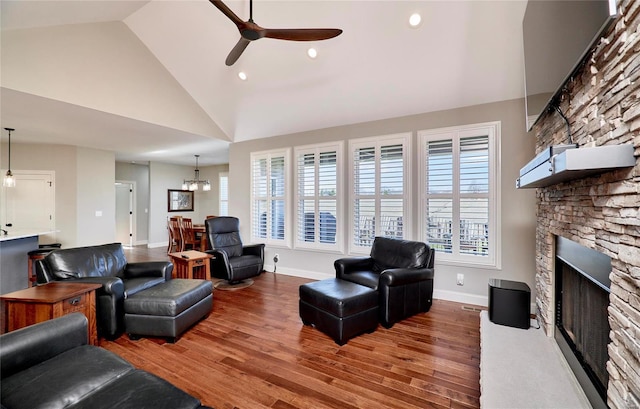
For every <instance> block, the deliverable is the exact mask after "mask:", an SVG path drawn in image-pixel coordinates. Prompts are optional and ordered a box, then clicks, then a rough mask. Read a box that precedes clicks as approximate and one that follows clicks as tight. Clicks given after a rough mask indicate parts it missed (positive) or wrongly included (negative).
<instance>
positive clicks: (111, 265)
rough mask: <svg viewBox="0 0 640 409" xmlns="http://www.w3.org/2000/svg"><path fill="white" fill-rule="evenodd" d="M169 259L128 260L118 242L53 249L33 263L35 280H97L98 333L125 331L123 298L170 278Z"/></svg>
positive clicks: (115, 334) (109, 336) (111, 335)
mask: <svg viewBox="0 0 640 409" xmlns="http://www.w3.org/2000/svg"><path fill="white" fill-rule="evenodd" d="M172 272H173V264H172V263H171V262H169V261H147V262H140V263H127V259H126V258H125V255H124V251H123V249H122V245H121V244H120V243H111V244H103V245H98V246H88V247H76V248H69V249H62V250H54V251H52V252H51V253H49V254H48V255H47V256H46V257H45V258H44V259H43V260H38V261H37V264H36V275H37V278H38V284H44V283H48V282H50V281H54V280H70V281H78V282H85V283H100V284H102V288H101V289H98V291H96V315H97V325H98V335H99V336H101V337H105V338H107V339H115V338H117V337H119V336H120V335H121V334H122V333H123V332H124V300H125V298H127V297H129V296H131V295H133V294H135V293H137V292H140V291H142V290H145V289H147V288H150V287H153V286H155V285H158V284H161V283H164V282H165V281H169V280H171V273H172Z"/></svg>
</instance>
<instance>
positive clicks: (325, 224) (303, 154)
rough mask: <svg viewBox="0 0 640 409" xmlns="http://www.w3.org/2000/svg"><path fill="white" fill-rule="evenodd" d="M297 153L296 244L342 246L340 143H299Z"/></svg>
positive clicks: (333, 247)
mask: <svg viewBox="0 0 640 409" xmlns="http://www.w3.org/2000/svg"><path fill="white" fill-rule="evenodd" d="M295 157H296V184H297V189H296V204H297V209H296V229H295V236H296V237H295V240H296V241H295V243H296V246H297V247H305V248H324V249H340V240H339V237H340V234H339V232H338V229H337V227H338V223H339V220H340V219H341V218H340V215H339V214H338V213H339V212H338V211H339V209H340V205H339V202H340V201H341V196H340V191H341V190H340V186H339V181H340V180H341V179H340V178H339V168H340V160H341V158H340V146H339V145H336V144H331V145H318V146H309V147H300V148H296V150H295Z"/></svg>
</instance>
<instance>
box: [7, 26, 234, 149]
mask: <svg viewBox="0 0 640 409" xmlns="http://www.w3.org/2000/svg"><path fill="white" fill-rule="evenodd" d="M1 41H2V47H1V50H2V78H1V83H2V86H3V87H6V88H10V89H14V90H18V91H21V92H25V93H28V94H33V95H39V96H42V97H47V98H52V99H55V100H59V101H64V102H68V103H72V104H75V105H79V106H84V107H88V108H92V109H96V110H98V111H103V112H108V113H112V114H116V115H120V116H124V117H127V118H134V119H138V120H142V121H145V122H150V123H153V124H158V125H163V126H167V127H171V128H175V129H180V130H184V131H188V132H193V133H196V134H201V135H214V136H217V137H221V138H223V139H226V136H225V135H224V134H223V133H222V131H221V130H220V128H219V127H218V126H217V125H216V124H215V122H213V120H211V118H210V117H209V116H208V115H207V114H206V113H205V112H204V110H203V109H202V108H201V107H200V106H199V105H198V104H197V103H196V102H195V101H194V100H193V98H192V97H191V96H190V95H189V94H188V93H187V92H186V91H185V90H184V89H183V88H182V87H181V86H180V84H179V83H178V82H177V81H176V80H175V78H173V76H172V75H171V74H170V73H169V72H168V71H167V70H166V68H165V67H164V66H163V65H162V64H160V62H159V61H158V60H157V58H155V56H154V55H153V54H152V53H151V52H150V51H149V49H148V48H147V47H146V46H145V45H144V44H143V43H142V42H141V41H140V39H139V38H138V37H137V36H136V35H135V34H133V33H132V32H131V30H130V29H129V28H128V27H127V25H126V24H124V23H122V22H106V23H91V24H67V25H61V26H54V27H44V28H33V29H20V30H7V31H3V32H2V36H1Z"/></svg>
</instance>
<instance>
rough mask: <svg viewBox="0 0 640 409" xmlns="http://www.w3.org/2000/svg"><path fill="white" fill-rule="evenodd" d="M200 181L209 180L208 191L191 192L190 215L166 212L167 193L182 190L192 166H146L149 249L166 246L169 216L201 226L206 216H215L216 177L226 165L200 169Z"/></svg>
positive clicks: (191, 175) (156, 164)
mask: <svg viewBox="0 0 640 409" xmlns="http://www.w3.org/2000/svg"><path fill="white" fill-rule="evenodd" d="M199 169H200V180H203V179H209V180H210V181H211V184H212V186H211V190H210V191H208V192H203V191H202V189H199V190H197V191H196V192H194V205H193V211H192V212H169V211H168V209H167V207H168V205H167V200H168V192H167V191H168V189H182V181H183V180H184V179H193V178H194V176H195V175H194V170H195V161H194V166H179V165H171V164H167V163H160V162H150V163H149V181H150V187H149V244H148V245H149V247H161V246H166V245H167V244H168V241H169V235H168V231H167V220H168V218H169V217H170V216H182V217H189V218H191V219H193V222H194V223H203V222H204V219H205V217H206V216H207V215H211V214H213V215H216V214H217V209H218V175H219V174H220V172H226V171H227V170H228V167H227V165H219V166H207V167H199Z"/></svg>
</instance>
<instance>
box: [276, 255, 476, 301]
mask: <svg viewBox="0 0 640 409" xmlns="http://www.w3.org/2000/svg"><path fill="white" fill-rule="evenodd" d="M273 267H274V266H273V264H265V265H264V269H265V270H266V271H270V272H273ZM276 273H277V274H284V275H289V276H294V277H301V278H309V279H311V280H325V279H327V278H334V277H335V276H336V275H335V272H334V271H331V272H329V273H320V272H317V271H309V270H298V269H294V268H278V269H277V270H276ZM433 298H435V299H439V300H447V301H455V302H459V303H462V304H472V305H480V306H483V307H487V306H488V305H489V300H488V297H487V296H480V295H473V294H465V293H460V292H457V291H446V290H433Z"/></svg>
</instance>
